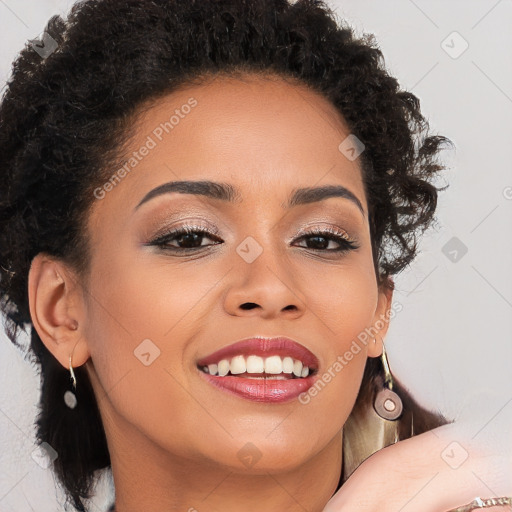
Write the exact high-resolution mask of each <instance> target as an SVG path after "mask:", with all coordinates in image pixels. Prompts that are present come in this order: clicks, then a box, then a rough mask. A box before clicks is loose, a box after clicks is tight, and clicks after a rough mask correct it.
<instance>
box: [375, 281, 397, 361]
mask: <svg viewBox="0 0 512 512" xmlns="http://www.w3.org/2000/svg"><path fill="white" fill-rule="evenodd" d="M394 288H395V285H394V282H393V280H392V279H391V278H388V279H387V281H385V282H384V283H383V284H382V285H381V286H380V287H379V298H378V302H377V308H376V310H375V315H374V317H373V322H372V327H371V328H370V329H369V330H370V333H371V336H372V339H371V341H369V342H368V357H379V356H380V355H381V354H382V343H383V341H384V338H385V337H386V333H387V332H388V328H389V322H390V318H391V304H392V301H393V291H394ZM374 340H375V343H374Z"/></svg>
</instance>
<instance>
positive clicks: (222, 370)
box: [218, 359, 229, 377]
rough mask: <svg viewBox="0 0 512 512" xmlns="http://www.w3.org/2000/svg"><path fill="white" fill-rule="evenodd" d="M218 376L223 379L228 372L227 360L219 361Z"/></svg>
mask: <svg viewBox="0 0 512 512" xmlns="http://www.w3.org/2000/svg"><path fill="white" fill-rule="evenodd" d="M218 371H219V376H220V377H224V376H225V375H227V374H228V372H229V361H228V360H227V359H223V360H222V361H219V370H218Z"/></svg>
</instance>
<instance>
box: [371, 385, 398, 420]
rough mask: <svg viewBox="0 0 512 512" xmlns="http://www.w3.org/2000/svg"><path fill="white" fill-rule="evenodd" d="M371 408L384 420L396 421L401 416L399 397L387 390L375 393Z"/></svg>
mask: <svg viewBox="0 0 512 512" xmlns="http://www.w3.org/2000/svg"><path fill="white" fill-rule="evenodd" d="M373 407H374V409H375V411H376V412H377V414H378V415H379V416H380V417H381V418H384V419H386V420H396V419H397V418H399V417H400V415H401V414H402V409H403V405H402V400H401V399H400V397H399V396H398V395H397V394H396V393H395V392H394V391H391V390H390V389H387V388H384V389H381V390H380V391H379V392H378V393H377V396H376V397H375V401H374V402H373Z"/></svg>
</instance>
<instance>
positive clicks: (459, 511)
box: [447, 497, 512, 512]
mask: <svg viewBox="0 0 512 512" xmlns="http://www.w3.org/2000/svg"><path fill="white" fill-rule="evenodd" d="M496 505H510V506H511V510H512V498H509V497H507V498H488V499H486V500H483V499H482V498H475V499H474V500H473V501H472V502H471V503H468V504H467V505H464V506H463V507H459V508H452V509H451V510H448V511H447V512H471V511H472V510H474V509H476V508H487V507H495V506H496Z"/></svg>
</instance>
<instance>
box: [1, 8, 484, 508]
mask: <svg viewBox="0 0 512 512" xmlns="http://www.w3.org/2000/svg"><path fill="white" fill-rule="evenodd" d="M46 32H47V36H45V37H46V40H45V41H44V44H41V45H39V47H38V49H39V51H36V50H35V48H29V49H25V50H24V51H23V52H21V55H20V57H19V58H18V59H17V61H16V63H15V67H14V73H13V77H12V80H11V81H10V83H9V86H8V89H7V92H6V94H5V97H4V99H3V102H2V105H1V108H0V117H1V120H2V124H1V127H0V144H1V146H0V149H1V154H2V155H3V165H2V167H1V178H0V179H1V190H2V196H1V202H0V219H1V226H2V228H1V237H2V239H1V244H0V245H1V253H0V263H1V266H2V270H1V271H2V274H1V275H2V278H1V281H0V286H1V292H2V297H3V312H4V314H5V316H6V318H7V321H8V324H7V328H8V329H7V331H8V334H9V336H10V338H11V340H12V341H13V342H14V343H16V338H17V331H18V330H19V328H20V327H22V326H23V325H24V324H25V323H30V324H31V349H32V351H33V354H34V360H35V362H37V363H38V364H40V366H41V376H42V395H41V403H40V407H41V413H40V416H39V418H38V422H37V436H38V440H39V441H40V442H41V443H47V444H45V445H44V446H45V447H47V449H48V452H49V454H50V455H51V453H52V450H54V452H55V453H56V454H58V456H57V457H56V458H55V459H54V461H53V468H54V470H55V473H56V475H57V477H58V478H59V481H60V482H61V484H62V485H63V487H64V489H65V490H66V492H67V493H68V495H69V501H70V503H71V504H72V505H73V506H74V507H75V508H76V509H78V510H86V508H85V505H84V500H85V499H86V498H88V497H89V496H90V489H91V485H92V483H93V476H94V475H93V473H94V471H96V470H98V469H103V468H106V467H109V466H111V468H112V472H113V477H114V484H115V491H116V504H115V510H117V511H118V512H128V511H135V510H196V509H197V510H218V509H222V510H235V509H236V510H240V509H243V510H248V511H251V510H256V509H258V510H261V509H263V510H276V511H277V510H304V509H307V510H314V511H320V510H322V509H323V508H324V507H325V505H326V504H327V502H328V501H329V500H330V498H331V497H332V496H333V494H335V493H336V492H337V491H338V490H340V489H341V488H342V485H343V484H344V483H345V482H346V481H347V479H348V478H349V476H351V475H352V473H353V472H354V470H356V468H359V467H361V468H363V467H368V466H365V464H366V462H363V461H365V459H367V457H369V456H370V455H372V454H373V453H375V452H377V451H379V450H380V451H382V452H384V450H382V448H384V447H385V446H388V445H390V444H393V443H395V442H396V441H398V440H405V439H408V438H411V436H418V435H421V434H423V433H427V432H428V431H429V430H431V429H433V428H435V427H439V426H440V425H443V424H446V423H447V420H446V419H445V418H444V417H443V416H442V415H441V414H438V413H435V412H430V411H427V410H425V409H424V408H422V407H421V406H420V405H419V404H417V403H416V401H415V400H414V399H413V398H412V397H411V396H410V395H409V394H408V393H407V392H406V391H405V389H404V387H403V386H402V385H401V384H400V383H399V382H398V381H397V380H396V379H393V377H392V374H391V372H390V369H389V363H388V361H387V358H386V355H385V349H384V339H385V336H386V332H387V328H388V325H389V321H390V319H391V318H392V317H393V315H394V313H395V311H394V309H393V304H392V295H393V281H392V276H393V275H395V274H397V273H398V272H400V271H401V270H402V269H404V268H405V267H406V266H407V265H408V264H410V262H411V261H412V260H413V259H414V256H415V254H416V241H417V236H418V235H419V234H420V233H421V232H422V231H423V230H424V229H426V228H427V227H428V226H429V224H430V222H431V221H432V219H433V215H434V211H435V208H436V200H437V192H438V189H436V187H435V186H434V185H433V183H432V181H433V179H434V177H435V175H436V173H438V172H439V171H441V170H442V169H443V167H442V166H441V165H440V164H439V163H438V162H437V161H436V157H437V154H438V152H439V150H440V149H441V147H442V145H443V143H449V140H448V139H446V138H445V137H442V136H433V135H430V134H429V133H428V123H427V122H426V120H425V118H424V117H423V116H422V114H421V112H420V108H419V101H418V99H417V98H416V97H415V96H414V95H412V94H411V93H408V92H404V91H401V90H400V89H399V87H398V83H397V81H396V79H394V78H393V77H391V76H389V75H388V73H387V72H386V70H385V69H384V67H383V65H382V61H381V53H380V51H379V50H378V49H377V48H376V47H375V46H374V45H373V43H372V42H371V40H369V39H368V40H357V39H356V38H355V37H354V36H353V34H352V32H351V30H350V29H349V28H348V27H339V26H338V25H337V24H336V22H335V21H334V19H333V17H332V14H331V13H330V11H329V9H328V8H327V6H326V5H324V4H323V3H321V2H319V1H314V0H304V1H298V2H296V3H294V4H289V3H287V2H285V1H282V0H273V1H269V0H265V1H264V0H253V1H250V2H248V1H247V2H242V1H238V2H235V1H225V0H222V1H216V2H205V1H202V2H174V1H169V0H167V1H163V0H162V1H152V2H146V1H142V2H141V1H125V2H123V3H122V4H121V6H120V3H119V2H116V1H113V0H102V1H86V2H81V3H79V4H77V5H76V6H75V7H74V8H73V10H72V11H71V14H70V16H69V18H68V20H67V21H64V20H62V19H61V18H59V17H54V18H52V19H51V20H50V22H49V23H48V26H47V29H46ZM52 48H53V49H52ZM400 444H401V443H397V446H398V445H400ZM379 453H380V452H379ZM371 459H372V458H370V459H368V461H369V460H371ZM362 462H363V464H361V463H362ZM354 475H355V473H354ZM461 503H462V502H461ZM477 506H479V505H477ZM112 509H114V508H112Z"/></svg>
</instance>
